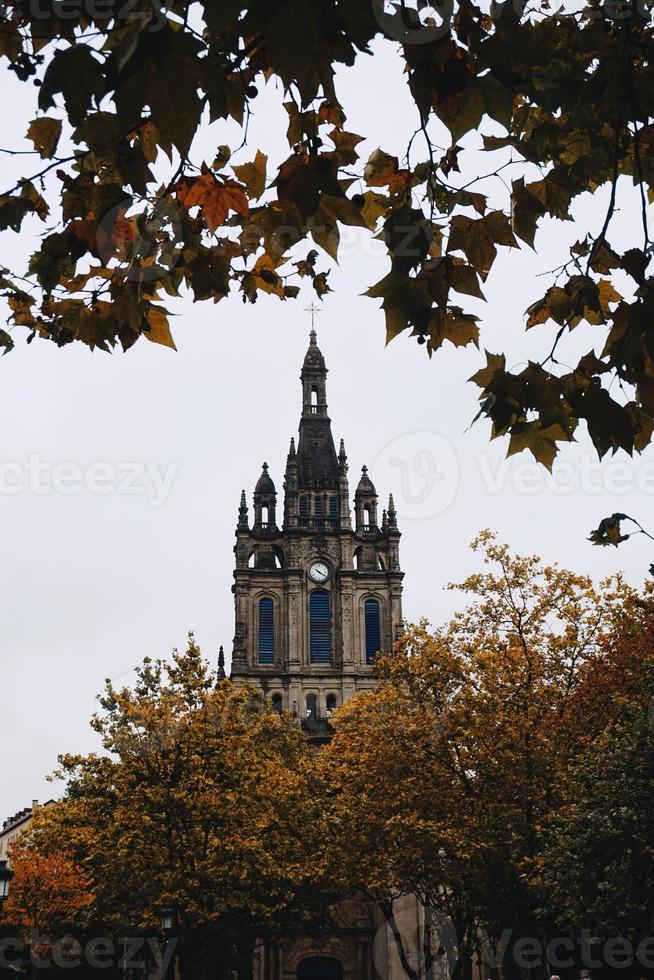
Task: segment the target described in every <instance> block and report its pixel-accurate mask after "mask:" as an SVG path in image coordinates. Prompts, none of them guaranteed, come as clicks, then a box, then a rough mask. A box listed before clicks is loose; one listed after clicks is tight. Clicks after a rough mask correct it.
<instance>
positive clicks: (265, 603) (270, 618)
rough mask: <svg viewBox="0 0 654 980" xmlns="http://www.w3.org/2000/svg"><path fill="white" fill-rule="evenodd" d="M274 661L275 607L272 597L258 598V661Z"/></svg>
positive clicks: (269, 662) (265, 662)
mask: <svg viewBox="0 0 654 980" xmlns="http://www.w3.org/2000/svg"><path fill="white" fill-rule="evenodd" d="M274 662H275V607H274V605H273V601H272V599H268V598H266V599H259V663H260V664H274Z"/></svg>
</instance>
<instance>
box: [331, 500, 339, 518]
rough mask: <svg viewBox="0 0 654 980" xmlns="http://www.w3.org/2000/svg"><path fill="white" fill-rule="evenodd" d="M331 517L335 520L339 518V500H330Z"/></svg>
mask: <svg viewBox="0 0 654 980" xmlns="http://www.w3.org/2000/svg"><path fill="white" fill-rule="evenodd" d="M329 516H330V517H331V518H332V519H333V520H335V519H336V518H337V517H338V500H337V499H336V497H330V498H329Z"/></svg>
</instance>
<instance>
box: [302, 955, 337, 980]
mask: <svg viewBox="0 0 654 980" xmlns="http://www.w3.org/2000/svg"><path fill="white" fill-rule="evenodd" d="M297 980H343V967H342V966H341V964H340V963H339V962H338V960H336V959H334V958H333V957H331V956H311V957H309V959H307V960H302V962H301V963H300V965H299V967H298V971H297Z"/></svg>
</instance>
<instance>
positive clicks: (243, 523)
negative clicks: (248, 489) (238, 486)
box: [237, 490, 250, 531]
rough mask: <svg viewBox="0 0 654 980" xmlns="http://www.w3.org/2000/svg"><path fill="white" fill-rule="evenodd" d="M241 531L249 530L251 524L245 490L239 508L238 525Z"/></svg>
mask: <svg viewBox="0 0 654 980" xmlns="http://www.w3.org/2000/svg"><path fill="white" fill-rule="evenodd" d="M237 528H238V530H239V531H249V530H250V524H249V521H248V502H247V497H246V496H245V490H241V503H240V506H239V508H238V525H237Z"/></svg>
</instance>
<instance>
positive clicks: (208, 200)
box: [177, 173, 249, 232]
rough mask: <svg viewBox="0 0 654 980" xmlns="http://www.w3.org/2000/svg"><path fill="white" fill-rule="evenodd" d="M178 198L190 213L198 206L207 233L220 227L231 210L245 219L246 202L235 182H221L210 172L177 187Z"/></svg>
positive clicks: (247, 211) (246, 211)
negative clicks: (207, 230) (205, 224)
mask: <svg viewBox="0 0 654 980" xmlns="http://www.w3.org/2000/svg"><path fill="white" fill-rule="evenodd" d="M177 199H178V200H179V202H180V203H181V204H183V205H184V207H185V208H188V209H189V210H190V209H191V208H193V207H199V208H200V210H201V212H202V216H203V217H204V219H205V221H206V223H207V227H208V229H209V231H211V232H215V231H217V229H218V228H220V227H221V226H222V225H223V224H224V223H225V220H226V218H227V215H228V214H229V212H230V211H235V212H236V213H237V214H240V215H243V216H247V215H248V213H249V205H248V199H247V197H246V196H245V193H244V191H243V188H242V187H241V185H240V184H237V183H236V182H235V181H231V180H226V181H220V180H218V178H217V177H215V176H214V174H212V173H205V174H202V175H201V176H199V177H195V178H190V179H187V180H186V181H184V182H182V183H180V184H178V185H177Z"/></svg>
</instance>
